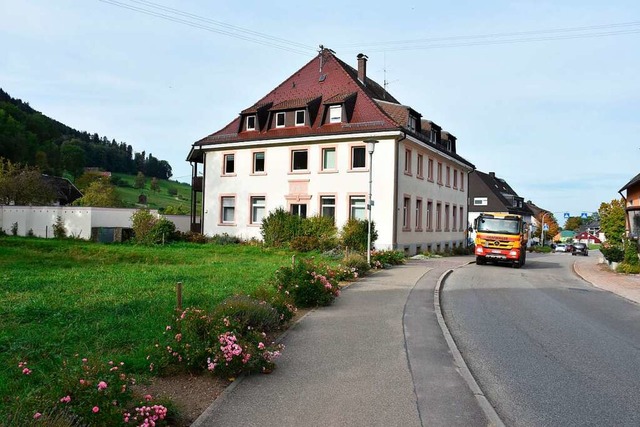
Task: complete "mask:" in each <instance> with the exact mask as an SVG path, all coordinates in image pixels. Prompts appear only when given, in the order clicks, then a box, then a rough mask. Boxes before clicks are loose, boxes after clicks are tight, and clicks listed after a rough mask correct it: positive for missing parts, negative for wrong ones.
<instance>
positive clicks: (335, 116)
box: [329, 105, 342, 123]
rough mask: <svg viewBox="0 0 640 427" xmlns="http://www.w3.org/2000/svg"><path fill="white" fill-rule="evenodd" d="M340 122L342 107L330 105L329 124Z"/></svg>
mask: <svg viewBox="0 0 640 427" xmlns="http://www.w3.org/2000/svg"><path fill="white" fill-rule="evenodd" d="M340 122H342V105H331V106H330V107H329V123H340Z"/></svg>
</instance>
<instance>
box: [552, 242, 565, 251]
mask: <svg viewBox="0 0 640 427" xmlns="http://www.w3.org/2000/svg"><path fill="white" fill-rule="evenodd" d="M553 251H554V252H567V245H565V244H564V243H558V244H557V245H556V247H555V248H554V249H553Z"/></svg>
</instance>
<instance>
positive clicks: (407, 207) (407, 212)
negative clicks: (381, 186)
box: [402, 197, 411, 230]
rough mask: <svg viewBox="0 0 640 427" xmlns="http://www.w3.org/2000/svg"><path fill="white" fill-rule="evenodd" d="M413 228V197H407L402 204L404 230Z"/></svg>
mask: <svg viewBox="0 0 640 427" xmlns="http://www.w3.org/2000/svg"><path fill="white" fill-rule="evenodd" d="M410 227H411V197H405V198H404V201H403V203H402V228H403V229H405V230H406V229H409V228H410Z"/></svg>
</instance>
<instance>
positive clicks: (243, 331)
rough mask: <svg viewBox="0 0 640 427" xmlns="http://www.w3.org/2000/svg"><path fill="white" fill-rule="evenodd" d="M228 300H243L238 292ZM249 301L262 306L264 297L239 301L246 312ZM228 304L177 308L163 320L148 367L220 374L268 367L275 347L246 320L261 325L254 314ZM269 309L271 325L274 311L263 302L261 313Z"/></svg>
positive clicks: (274, 316)
mask: <svg viewBox="0 0 640 427" xmlns="http://www.w3.org/2000/svg"><path fill="white" fill-rule="evenodd" d="M231 301H242V304H240V305H243V304H245V303H246V300H245V298H244V297H234V298H232V299H231ZM240 305H237V304H236V305H235V307H236V308H237V307H239V306H240ZM255 305H258V306H261V305H265V307H266V303H264V304H260V303H259V302H255V303H251V304H249V305H243V306H244V307H245V308H247V307H250V308H249V310H247V311H248V312H249V311H251V310H252V308H251V307H253V308H255ZM230 307H234V305H233V304H227V305H225V306H222V307H220V308H219V309H216V310H214V312H213V313H206V312H204V311H203V310H201V309H197V308H187V309H186V310H184V311H182V312H180V313H178V315H177V316H176V317H175V318H174V321H173V322H172V324H171V325H167V326H166V328H165V331H164V333H163V338H162V341H161V342H159V343H158V344H156V347H155V350H154V352H153V353H152V354H151V355H149V357H148V358H149V360H150V364H149V369H150V370H159V371H160V372H162V373H168V372H173V371H180V370H187V371H190V372H203V371H209V372H212V373H214V374H216V375H218V376H220V377H222V378H229V377H234V376H236V375H239V374H242V373H255V372H270V371H271V370H273V368H274V366H275V364H274V360H275V358H276V357H277V355H279V352H280V351H281V347H280V346H277V345H274V344H273V343H271V344H266V342H267V340H266V333H264V332H263V331H260V330H257V329H255V328H254V327H253V326H252V324H253V322H256V324H261V325H262V326H264V324H263V323H261V322H260V321H256V317H252V315H250V314H247V312H243V311H242V310H236V309H232V308H230ZM225 310H226V311H225ZM261 310H262V309H261V308H260V310H259V311H261ZM269 312H270V313H271V314H270V316H272V317H271V323H270V325H271V326H274V325H276V324H277V323H278V320H277V312H275V310H273V309H270V308H268V307H266V311H264V313H269ZM226 314H231V315H226ZM257 318H260V316H257ZM263 320H264V319H263Z"/></svg>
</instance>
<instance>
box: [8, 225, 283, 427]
mask: <svg viewBox="0 0 640 427" xmlns="http://www.w3.org/2000/svg"><path fill="white" fill-rule="evenodd" d="M291 255H292V254H291V253H290V252H287V251H281V250H265V249H262V248H259V247H253V246H238V245H225V246H218V245H211V244H207V245H196V244H186V243H184V244H183V243H180V244H174V245H168V246H153V247H145V246H136V245H133V244H122V245H117V244H112V245H104V244H96V243H90V242H84V241H77V240H52V239H49V240H45V239H34V238H20V237H0V295H1V299H0V324H1V325H2V328H0V419H4V416H6V412H5V413H3V411H5V410H6V411H9V410H11V409H10V408H11V406H12V405H14V404H15V401H14V400H13V398H14V397H15V396H20V397H21V398H24V397H26V396H29V395H30V394H37V393H39V392H40V391H42V390H44V389H46V388H47V387H49V384H52V383H55V381H53V378H52V377H53V376H55V375H56V372H59V371H60V367H61V364H62V362H63V360H65V359H69V358H72V357H73V356H74V355H76V354H78V355H80V357H89V358H91V359H99V360H104V361H106V360H119V361H120V360H121V361H124V362H125V363H126V366H127V367H128V369H129V371H130V372H134V373H144V372H147V371H148V362H147V361H146V356H147V354H148V351H149V349H150V348H151V346H153V344H154V340H155V339H156V338H157V337H159V336H160V335H161V334H162V332H163V331H164V328H165V325H167V322H168V320H169V319H170V317H171V316H172V315H173V310H174V308H175V304H176V295H175V287H176V283H177V282H179V281H180V282H182V283H183V306H184V307H188V306H197V307H201V308H211V307H213V306H214V305H215V304H217V303H219V302H220V301H222V300H223V299H224V298H226V297H228V296H230V295H233V294H238V293H241V294H243V293H249V292H251V291H252V290H253V289H255V288H256V287H257V286H259V285H261V284H263V283H265V282H266V281H267V280H268V279H269V278H270V277H272V275H273V273H274V272H275V270H277V269H278V268H279V267H281V266H283V265H285V264H288V263H289V262H291V261H290V260H291ZM24 360H27V361H28V363H29V368H30V369H32V371H33V374H32V375H31V376H30V377H29V378H28V381H25V378H24V375H22V374H21V372H20V369H18V367H17V366H18V362H20V361H24ZM3 408H4V409H3ZM1 424H2V423H1V422H0V425H1Z"/></svg>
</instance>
